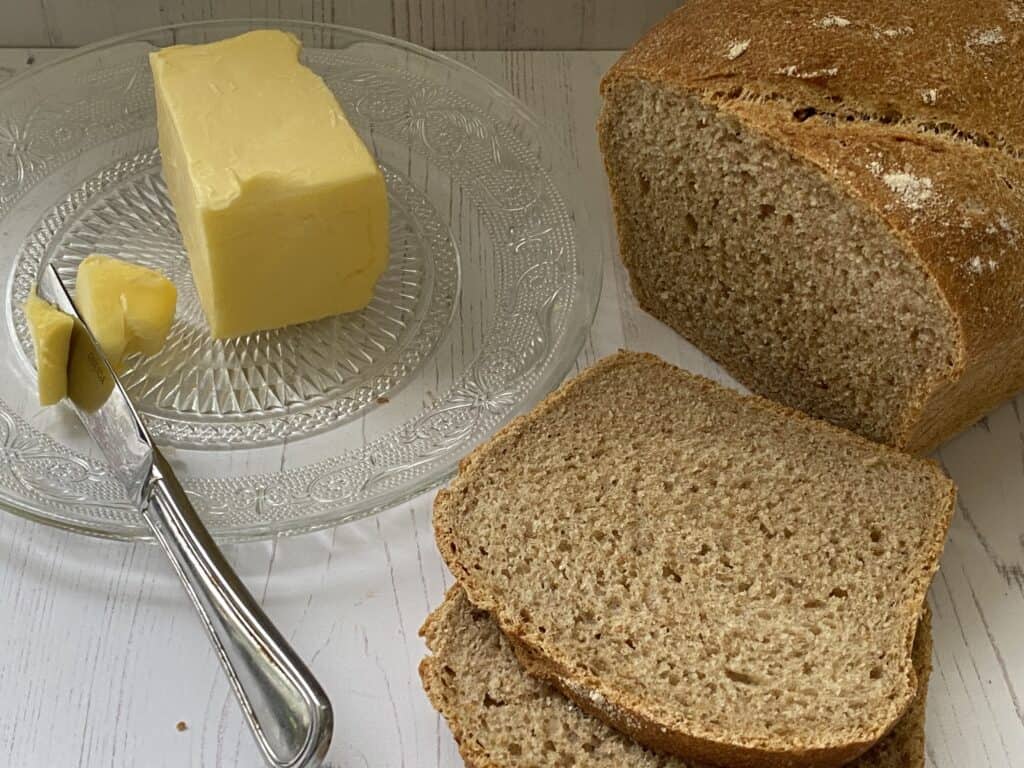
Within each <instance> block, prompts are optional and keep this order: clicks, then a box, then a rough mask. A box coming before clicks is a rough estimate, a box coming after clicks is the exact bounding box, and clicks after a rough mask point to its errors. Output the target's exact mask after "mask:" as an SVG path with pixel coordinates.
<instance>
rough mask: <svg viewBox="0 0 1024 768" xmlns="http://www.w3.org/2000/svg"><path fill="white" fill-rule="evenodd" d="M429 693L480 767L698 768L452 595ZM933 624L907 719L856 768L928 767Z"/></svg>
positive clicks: (430, 635) (436, 616) (440, 615)
mask: <svg viewBox="0 0 1024 768" xmlns="http://www.w3.org/2000/svg"><path fill="white" fill-rule="evenodd" d="M420 634H422V635H423V636H424V637H425V638H426V641H427V647H428V648H429V649H430V651H431V654H430V655H429V656H427V657H426V658H425V659H423V662H422V663H421V664H420V677H421V678H422V679H423V687H424V688H425V689H426V691H427V696H428V697H429V698H430V701H431V702H432V703H433V705H434V706H435V707H436V708H437V710H438V711H439V712H440V713H441V714H442V715H443V716H444V718H445V719H446V720H447V721H448V724H449V726H450V727H451V729H452V733H453V735H454V736H455V740H456V741H457V742H458V744H459V751H460V752H461V753H462V757H463V759H464V760H465V762H466V765H467V766H471V768H564V766H575V767H576V768H696V765H695V764H693V763H690V764H687V763H684V762H683V761H682V760H680V759H678V758H674V757H669V756H665V755H659V754H657V753H655V752H651V751H650V750H648V749H646V748H644V747H641V746H640V745H638V744H637V743H636V742H634V741H632V740H630V739H629V738H627V737H625V736H623V735H622V734H620V733H619V732H618V731H614V730H612V729H611V728H609V727H608V726H607V725H605V724H604V723H603V722H601V721H600V720H598V719H596V718H594V717H591V716H589V715H587V714H585V713H584V712H583V711H582V710H580V709H579V708H578V707H576V706H573V705H572V704H570V703H569V702H568V701H567V700H566V699H565V697H564V696H562V695H561V694H560V693H558V691H556V690H555V689H553V688H551V687H549V686H547V685H545V684H544V683H542V682H540V681H539V680H537V679H535V678H533V677H531V676H530V675H528V674H526V673H525V672H524V671H523V669H522V667H520V665H519V664H518V663H517V661H516V656H515V653H514V649H513V646H512V644H511V642H510V641H509V640H508V639H507V638H506V637H505V636H504V635H503V634H502V633H501V632H500V631H499V630H498V626H497V625H496V624H495V623H494V621H493V620H492V619H491V618H490V616H488V615H487V612H486V611H482V610H480V609H478V608H475V607H474V606H473V605H472V604H471V603H470V602H469V600H468V599H466V594H465V592H464V591H463V590H462V589H461V588H459V587H455V588H453V589H452V590H451V591H450V592H449V593H448V596H447V597H446V598H445V601H444V603H442V605H441V606H440V607H439V608H438V609H437V610H436V611H434V612H433V613H432V614H431V615H430V616H429V617H428V618H427V621H426V623H425V624H424V625H423V629H421V630H420ZM931 640H932V639H931V627H930V625H929V622H928V618H927V616H926V617H925V618H924V619H922V621H921V624H920V626H919V627H918V630H917V635H916V638H915V640H914V670H915V672H916V673H917V680H918V694H917V697H916V698H915V699H914V703H913V704H912V705H911V707H910V709H909V710H908V712H907V714H906V715H904V716H903V719H902V720H900V721H899V723H897V724H896V727H895V728H893V729H892V732H891V733H889V734H888V735H887V736H886V737H885V738H884V739H882V741H880V742H879V743H878V744H877V745H876V746H875V747H873V748H872V749H871V750H870V751H868V752H867V753H866V754H864V755H863V756H862V757H861V758H860V759H858V760H856V761H854V762H853V763H851V764H850V767H851V768H924V754H925V752H924V717H925V697H926V695H927V685H928V676H929V673H930V672H931Z"/></svg>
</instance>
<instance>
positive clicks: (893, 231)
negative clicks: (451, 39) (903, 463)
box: [599, 0, 1024, 452]
mask: <svg viewBox="0 0 1024 768" xmlns="http://www.w3.org/2000/svg"><path fill="white" fill-rule="evenodd" d="M1014 8H1016V6H1015V5H1014V4H1012V3H1006V2H1004V0H977V2H972V3H971V4H970V12H966V11H965V9H964V7H963V5H962V4H960V3H957V2H951V0H915V2H912V3H907V2H903V1H902V0H876V1H874V2H870V3H865V2H851V1H850V0H803V1H802V2H798V3H793V2H790V1H789V0H687V2H685V3H683V4H682V6H681V7H680V8H679V10H678V11H676V12H674V13H673V14H671V15H670V16H669V17H668V18H667V19H665V20H664V21H663V22H662V23H661V24H659V25H658V26H656V27H655V28H654V29H652V30H651V31H650V32H649V33H648V34H647V35H646V36H644V38H643V39H641V40H640V41H639V42H638V43H637V44H636V45H635V46H634V47H633V48H632V49H631V50H630V51H629V52H627V53H626V54H625V55H624V56H623V57H622V59H621V60H620V61H619V62H618V63H617V64H616V65H615V66H614V67H612V69H611V70H610V71H609V72H608V74H607V76H606V77H605V78H604V81H603V83H602V94H603V97H604V107H603V112H602V114H601V117H600V122H599V136H600V143H601V148H602V152H603V155H604V160H605V165H606V168H607V172H608V178H609V181H610V186H611V194H612V200H613V203H614V210H615V218H616V223H617V227H618V234H619V244H620V250H621V254H622V259H623V261H624V263H625V265H626V267H627V268H628V270H629V273H630V277H631V280H632V284H633V291H634V293H635V295H636V297H637V299H638V300H639V302H640V304H641V305H642V306H643V307H644V308H645V309H646V310H648V311H649V312H650V313H651V314H653V315H654V316H655V317H657V318H659V319H661V320H663V321H664V322H665V323H667V324H668V325H670V326H671V327H673V328H674V329H676V330H677V331H679V332H680V333H681V334H682V335H684V336H685V337H686V338H688V339H689V340H690V341H692V342H693V343H694V344H696V345H697V346H698V347H700V348H701V349H702V350H704V351H705V352H707V353H708V354H709V355H710V356H711V357H713V358H715V359H716V360H717V361H719V362H720V363H722V364H723V365H724V366H725V367H727V368H728V369H729V371H730V372H731V373H732V374H733V375H735V376H736V377H737V378H738V379H739V380H741V381H742V382H744V383H745V384H746V385H748V386H749V387H750V388H751V389H754V390H755V391H757V392H759V393H761V394H764V395H767V396H769V397H771V398H772V399H775V400H778V401H780V402H784V403H786V404H787V405H792V406H794V407H797V408H800V409H801V410H804V411H806V412H808V413H812V414H814V415H816V416H819V417H821V418H825V419H828V420H830V421H833V422H835V423H837V424H840V425H842V426H846V427H848V428H850V429H853V430H855V431H858V432H860V433H861V434H864V435H866V436H868V437H871V438H872V439H875V440H878V441H881V442H888V443H891V444H894V445H898V446H900V447H903V448H906V449H908V450H910V451H912V452H919V451H926V450H928V449H929V448H930V447H932V446H934V445H936V444H937V443H939V442H941V441H942V440H944V439H945V438H947V437H949V436H950V435H951V434H953V433H954V432H956V431H957V430H959V429H961V428H963V427H964V426H966V425H968V424H970V423H972V422H973V421H975V420H977V419H978V418H979V417H980V416H981V415H982V414H984V413H985V411H986V410H988V409H989V408H991V407H992V406H994V405H995V404H996V403H998V402H1000V401H1001V400H1003V399H1005V398H1006V397H1008V396H1010V395H1011V394H1013V393H1014V392H1016V391H1017V390H1019V389H1021V388H1022V387H1024V194H1022V193H1021V190H1022V189H1024V162H1022V160H1024V128H1022V123H1021V122H1020V121H1019V120H1014V119H1012V118H1010V116H1011V115H1018V114H1021V113H1022V112H1024V89H1022V88H1020V87H1019V82H1020V80H1021V78H1022V77H1024V26H1022V23H1021V20H1020V18H1019V13H1017V12H1015V11H1014ZM1015 14H1016V15H1015Z"/></svg>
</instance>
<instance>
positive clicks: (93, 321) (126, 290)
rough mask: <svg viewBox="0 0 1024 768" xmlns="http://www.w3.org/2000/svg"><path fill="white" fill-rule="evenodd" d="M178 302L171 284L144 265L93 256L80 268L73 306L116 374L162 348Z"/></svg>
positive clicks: (88, 257) (85, 260)
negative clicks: (133, 360)
mask: <svg viewBox="0 0 1024 768" xmlns="http://www.w3.org/2000/svg"><path fill="white" fill-rule="evenodd" d="M177 301H178V290H177V288H175V287H174V283H172V282H171V281H170V280H168V279H167V278H166V277H164V276H163V275H162V274H160V273H159V272H157V271H156V270H153V269H149V268H148V267H143V266H141V265H139V264H132V263H130V262H127V261H121V260H120V259H115V258H113V257H111V256H104V255H102V254H97V253H94V254H91V255H89V256H87V257H86V258H85V259H83V261H82V263H81V264H80V265H79V267H78V277H77V281H76V284H75V304H76V305H77V306H78V310H79V312H81V313H82V319H83V320H84V321H85V324H86V325H87V326H89V330H90V331H92V335H93V336H95V337H96V341H97V342H98V343H99V345H100V347H101V348H102V349H103V353H104V354H105V355H106V356H107V358H108V359H109V360H110V364H111V365H112V366H113V367H114V369H115V370H119V369H121V368H122V367H123V365H124V360H125V358H127V357H128V356H129V355H132V354H134V353H136V352H141V353H142V354H144V355H154V354H156V353H157V352H159V351H160V350H161V349H162V348H163V345H164V343H165V342H166V341H167V336H168V334H169V333H170V330H171V325H172V324H173V322H174V313H175V308H176V305H177Z"/></svg>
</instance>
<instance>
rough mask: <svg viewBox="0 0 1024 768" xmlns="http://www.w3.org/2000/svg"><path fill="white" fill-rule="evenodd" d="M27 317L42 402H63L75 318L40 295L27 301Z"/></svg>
mask: <svg viewBox="0 0 1024 768" xmlns="http://www.w3.org/2000/svg"><path fill="white" fill-rule="evenodd" d="M25 319H26V320H28V330H29V333H30V334H31V335H32V345H33V346H34V347H35V350H36V373H37V378H38V382H39V384H38V389H39V404H40V405H53V404H54V403H59V402H60V401H61V400H63V399H64V398H65V397H66V396H67V394H68V348H69V347H70V345H71V331H72V330H73V329H74V327H75V320H74V318H73V317H71V315H67V314H65V313H63V312H61V311H60V310H59V309H57V308H56V307H55V306H53V305H52V304H49V303H48V302H46V301H43V300H42V299H40V298H39V297H38V296H37V295H36V291H35V288H33V289H32V293H30V294H29V297H28V300H27V301H26V302H25Z"/></svg>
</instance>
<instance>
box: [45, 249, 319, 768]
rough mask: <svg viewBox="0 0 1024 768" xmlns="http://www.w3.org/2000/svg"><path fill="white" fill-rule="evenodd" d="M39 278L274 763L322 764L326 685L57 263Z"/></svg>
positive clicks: (94, 429)
mask: <svg viewBox="0 0 1024 768" xmlns="http://www.w3.org/2000/svg"><path fill="white" fill-rule="evenodd" d="M38 288H39V292H40V293H41V295H42V296H44V297H45V298H47V299H48V300H50V301H52V302H53V303H54V304H56V305H57V307H58V308H59V309H61V310H62V311H64V312H66V313H67V314H69V315H71V316H72V317H73V318H74V319H75V327H74V330H73V331H72V334H71V349H70V355H69V359H68V399H69V400H70V402H71V404H72V406H73V408H74V409H75V411H76V412H77V414H78V417H79V418H80V419H81V421H82V424H83V425H84V426H85V429H86V431H87V432H88V433H89V434H90V435H91V436H92V439H93V440H94V441H95V442H96V444H97V445H98V446H99V448H100V450H101V451H102V452H103V455H104V456H105V457H106V459H107V461H108V462H109V463H110V466H111V469H112V470H113V473H114V475H115V476H116V477H117V478H118V479H119V480H120V481H121V483H122V484H123V485H124V487H125V490H126V491H127V492H128V496H129V498H130V499H131V501H132V502H133V503H134V504H135V505H137V506H138V508H139V511H140V512H141V514H142V517H143V519H145V521H146V523H147V524H148V525H149V527H150V529H151V530H152V531H153V535H154V536H155V537H156V540H157V541H158V542H159V543H160V546H161V547H162V548H163V550H164V552H165V553H166V555H167V557H168V558H169V559H170V561H171V565H172V566H174V570H175V572H177V574H178V577H179V578H180V579H181V583H182V586H184V588H185V591H186V592H187V593H188V596H189V598H190V599H191V600H192V604H193V605H194V606H195V609H196V611H197V612H198V614H199V618H200V620H201V621H202V623H203V626H204V627H205V628H206V631H207V634H208V635H209V637H210V640H211V642H212V643H213V647H214V649H215V650H216V651H217V656H218V657H219V658H220V662H221V665H222V667H223V668H224V672H225V673H226V674H227V676H228V679H229V680H230V681H231V687H232V688H233V689H234V691H235V695H236V696H237V697H238V701H239V703H240V704H241V707H242V713H243V714H244V715H245V719H246V721H247V722H248V724H249V727H250V729H251V730H252V733H253V736H254V737H255V739H256V743H257V744H258V745H259V748H260V751H261V752H262V753H263V756H264V758H265V759H266V762H267V764H268V765H270V766H273V768H314V767H315V766H318V765H320V763H321V761H322V760H323V758H324V755H325V754H326V753H327V748H328V747H329V746H330V742H331V731H332V726H333V714H332V710H331V703H330V700H329V699H328V698H327V695H326V694H325V693H324V690H323V688H321V686H320V684H319V683H318V682H317V680H316V678H315V677H313V674H312V673H311V672H310V671H309V669H308V668H307V667H306V665H305V664H303V662H302V660H301V659H300V658H299V657H298V655H296V653H295V651H294V650H292V648H291V646H289V645H288V643H287V641H286V640H285V639H284V638H283V637H282V636H281V633H280V632H278V630H277V629H276V628H275V627H274V625H273V624H272V623H271V621H270V619H268V618H267V616H266V614H265V613H264V612H263V610H262V609H261V608H260V606H259V605H258V604H257V602H256V601H255V600H254V599H253V597H252V595H251V594H250V593H249V591H248V590H247V589H246V588H245V585H244V584H242V582H241V580H240V579H239V578H238V576H237V575H236V574H235V573H234V571H233V570H232V569H231V566H230V565H228V563H227V561H226V560H225V559H224V556H223V555H222V554H221V551H220V549H219V548H218V547H217V545H216V543H215V542H214V540H213V538H212V537H211V536H210V534H209V532H208V531H207V530H206V527H205V526H204V525H203V523H202V520H200V518H199V515H197V514H196V511H195V509H193V507H192V504H191V502H190V501H189V499H188V496H186V494H185V491H184V490H183V489H182V487H181V485H180V484H179V483H178V480H177V478H175V476H174V471H173V470H172V469H171V466H170V464H169V463H168V462H167V460H166V459H165V458H164V457H163V455H162V454H161V453H160V451H159V450H158V449H157V447H156V445H154V444H153V440H152V438H151V437H150V435H149V432H148V431H147V430H146V426H145V424H143V423H142V420H141V419H140V418H139V415H138V413H137V412H136V410H135V407H134V406H133V405H132V402H131V400H130V399H129V397H128V395H127V393H126V392H125V390H124V387H122V386H121V382H120V380H119V379H118V378H117V375H116V374H115V373H114V370H113V369H112V368H111V366H110V363H109V362H108V361H107V359H106V356H105V355H104V354H103V352H102V350H101V349H100V347H99V345H98V344H97V343H96V339H95V338H94V337H93V335H92V333H91V332H90V331H89V329H88V328H87V327H86V326H85V323H84V322H83V321H82V318H81V316H80V315H79V313H78V310H77V308H76V307H75V303H74V301H73V300H72V298H71V296H70V295H69V293H68V291H67V289H66V288H65V287H64V284H63V282H62V281H61V279H60V276H59V275H58V274H57V271H56V269H55V268H54V267H53V266H52V265H50V266H48V267H47V268H45V269H44V270H43V272H42V274H41V275H40V278H39V286H38Z"/></svg>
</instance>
